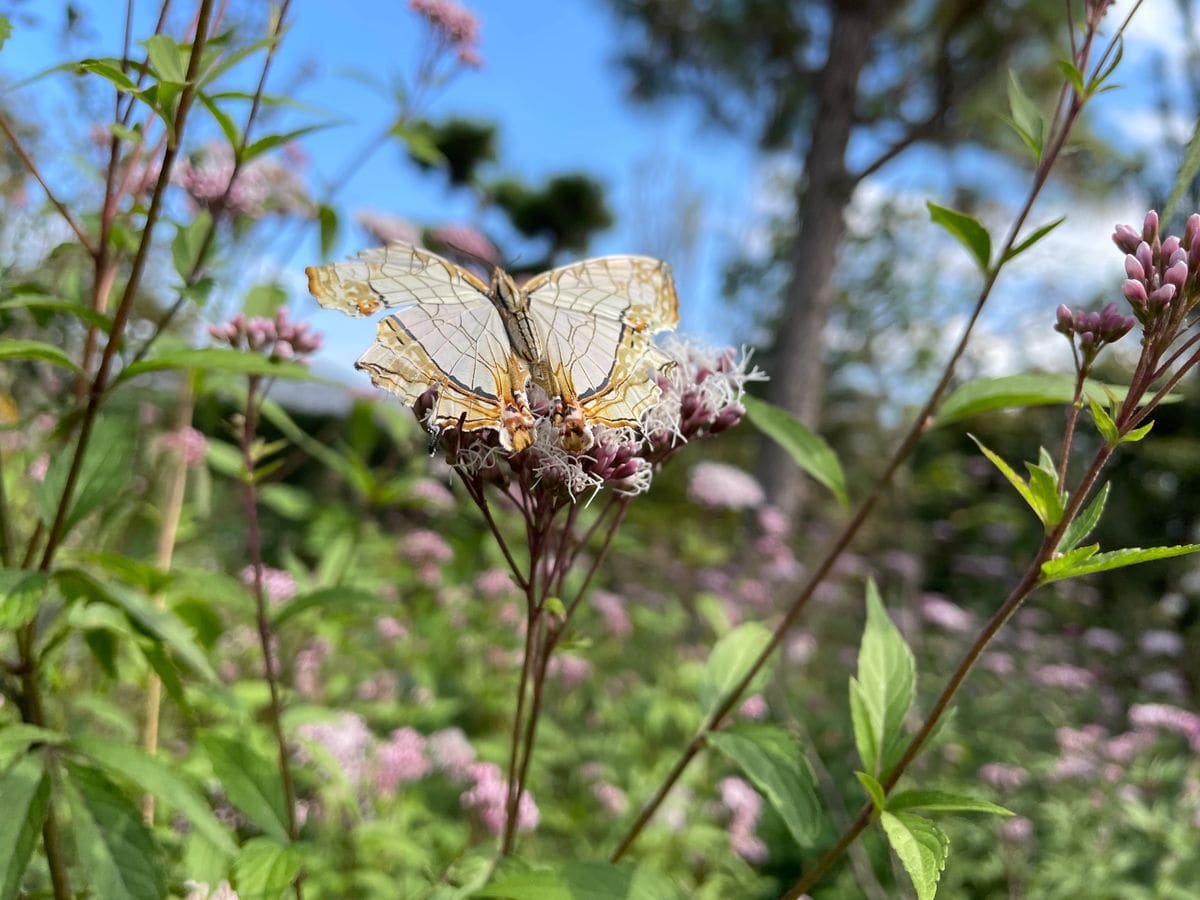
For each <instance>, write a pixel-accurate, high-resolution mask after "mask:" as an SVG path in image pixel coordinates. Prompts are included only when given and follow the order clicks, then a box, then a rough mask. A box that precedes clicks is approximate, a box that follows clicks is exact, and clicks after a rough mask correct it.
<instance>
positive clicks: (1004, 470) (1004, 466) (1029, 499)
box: [967, 434, 1042, 518]
mask: <svg viewBox="0 0 1200 900" xmlns="http://www.w3.org/2000/svg"><path fill="white" fill-rule="evenodd" d="M967 437H969V438H970V439H971V440H973V441H974V442H975V443H976V445H977V446H978V447H979V449H980V451H981V452H982V453H983V455H984V456H986V457H987V458H988V459H989V460H990V461H991V463H992V465H994V466H995V467H996V468H997V469H998V470H999V471H1000V474H1001V475H1003V476H1004V477H1005V478H1006V479H1007V480H1008V483H1009V484H1011V485H1012V486H1013V487H1014V488H1016V490H1017V493H1018V494H1020V495H1021V497H1022V499H1023V500H1024V501H1025V502H1026V503H1028V504H1029V508H1030V509H1032V510H1033V511H1034V512H1035V513H1037V514H1038V517H1039V518H1040V517H1041V516H1042V509H1041V506H1040V503H1039V501H1038V498H1037V497H1035V496H1034V494H1033V491H1031V490H1030V489H1029V485H1028V484H1027V483H1026V482H1025V479H1024V478H1022V477H1021V476H1020V475H1018V474H1017V473H1016V471H1014V469H1013V467H1012V466H1010V465H1009V464H1008V463H1006V462H1005V461H1004V460H1003V458H1001V457H1000V455H999V454H997V453H994V452H993V451H991V450H989V449H988V448H987V447H985V446H984V445H983V444H982V443H981V442H980V441H979V439H978V438H977V437H975V435H973V434H968V435H967Z"/></svg>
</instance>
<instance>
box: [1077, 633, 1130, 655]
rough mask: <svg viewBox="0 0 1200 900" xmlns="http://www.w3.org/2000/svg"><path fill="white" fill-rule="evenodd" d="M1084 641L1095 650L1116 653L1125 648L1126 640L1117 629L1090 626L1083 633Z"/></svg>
mask: <svg viewBox="0 0 1200 900" xmlns="http://www.w3.org/2000/svg"><path fill="white" fill-rule="evenodd" d="M1083 642H1084V643H1085V644H1087V646H1089V647H1091V648H1093V649H1095V650H1103V651H1104V652H1105V653H1111V654H1113V655H1116V654H1117V653H1120V652H1121V651H1122V650H1124V649H1125V642H1124V641H1123V640H1121V636H1120V635H1119V634H1117V633H1116V632H1115V631H1111V630H1109V629H1107V628H1089V629H1088V630H1087V631H1085V632H1084V633H1083Z"/></svg>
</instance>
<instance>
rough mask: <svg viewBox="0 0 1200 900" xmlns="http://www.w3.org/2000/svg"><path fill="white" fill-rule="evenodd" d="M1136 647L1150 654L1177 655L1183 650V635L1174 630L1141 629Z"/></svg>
mask: <svg viewBox="0 0 1200 900" xmlns="http://www.w3.org/2000/svg"><path fill="white" fill-rule="evenodd" d="M1138 649H1139V650H1141V651H1142V652H1143V653H1146V654H1150V655H1152V656H1178V655H1179V654H1181V653H1182V652H1183V635H1181V634H1179V633H1178V632H1175V631H1162V630H1159V631H1155V630H1151V631H1143V632H1142V633H1141V634H1140V635H1139V636H1138Z"/></svg>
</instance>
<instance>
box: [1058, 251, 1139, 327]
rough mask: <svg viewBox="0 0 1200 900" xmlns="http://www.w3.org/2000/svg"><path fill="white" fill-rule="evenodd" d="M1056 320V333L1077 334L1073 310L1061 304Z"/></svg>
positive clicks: (1135, 262) (1135, 261)
mask: <svg viewBox="0 0 1200 900" xmlns="http://www.w3.org/2000/svg"><path fill="white" fill-rule="evenodd" d="M1126 259H1133V257H1132V256H1129V257H1126ZM1133 262H1134V265H1137V260H1136V259H1134V260H1133ZM1130 277H1132V276H1130ZM1054 318H1055V320H1056V321H1055V324H1054V330H1055V331H1058V332H1061V333H1062V334H1065V335H1066V336H1067V337H1070V336H1071V335H1073V334H1074V333H1075V317H1074V316H1072V315H1071V310H1070V308H1069V307H1068V306H1067V305H1066V304H1065V303H1060V304H1059V305H1058V309H1056V310H1055V311H1054Z"/></svg>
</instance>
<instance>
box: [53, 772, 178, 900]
mask: <svg viewBox="0 0 1200 900" xmlns="http://www.w3.org/2000/svg"><path fill="white" fill-rule="evenodd" d="M66 768H67V773H68V775H69V776H70V778H69V780H68V784H69V786H70V789H69V791H68V794H69V796H70V798H71V809H72V812H73V815H72V816H71V826H72V831H73V832H74V834H75V845H76V848H77V851H78V853H79V858H80V861H81V862H82V863H83V865H84V867H85V871H86V872H87V876H88V877H87V882H88V888H89V889H90V891H91V894H90V896H92V897H95V898H96V900H161V898H163V897H165V896H166V895H167V885H166V882H165V881H164V880H163V872H164V871H165V866H164V865H163V861H162V858H161V854H160V852H159V849H158V846H157V845H156V844H155V843H154V837H153V836H152V835H151V834H150V831H149V829H148V828H146V825H145V823H144V822H143V821H142V813H141V811H140V810H139V809H138V808H137V807H136V806H134V804H133V803H132V802H131V801H130V800H129V798H128V797H126V796H125V795H124V794H123V793H122V792H121V791H120V790H119V789H118V788H117V787H116V785H114V784H113V783H112V782H111V781H109V780H108V779H107V778H105V777H104V775H103V774H102V773H101V772H99V771H98V770H96V769H93V768H91V767H90V766H81V765H78V764H75V763H67V764H66Z"/></svg>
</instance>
